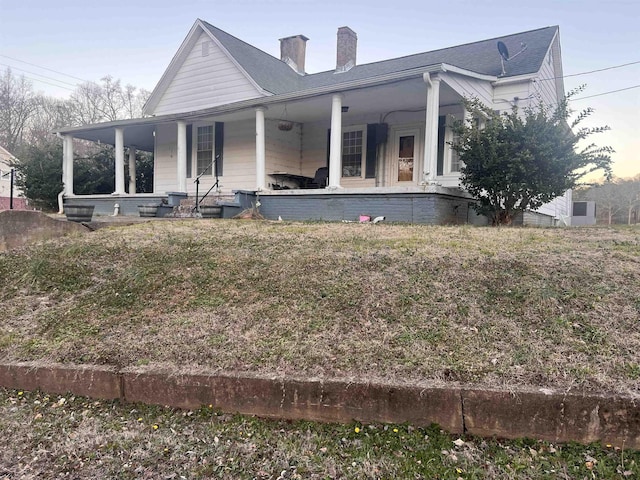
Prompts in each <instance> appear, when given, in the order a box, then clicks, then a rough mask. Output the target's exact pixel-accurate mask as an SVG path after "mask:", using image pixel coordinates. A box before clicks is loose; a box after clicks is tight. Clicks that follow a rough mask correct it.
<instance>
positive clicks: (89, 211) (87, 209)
mask: <svg viewBox="0 0 640 480" xmlns="http://www.w3.org/2000/svg"><path fill="white" fill-rule="evenodd" d="M94 208H95V205H65V207H64V214H65V215H66V216H67V220H68V221H70V222H78V223H82V222H90V221H91V219H92V218H93V209H94Z"/></svg>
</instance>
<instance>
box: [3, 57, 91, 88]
mask: <svg viewBox="0 0 640 480" xmlns="http://www.w3.org/2000/svg"><path fill="white" fill-rule="evenodd" d="M0 57H4V58H8V59H10V60H14V61H16V62H20V63H26V64H27V65H31V66H32V67H38V68H41V69H43V70H49V71H50V72H53V73H57V74H58V75H64V76H65V77H69V78H73V79H75V80H79V81H81V82H90V81H91V80H85V79H84V78H79V77H74V76H73V75H69V74H68V73H63V72H59V71H58V70H54V69H52V68H47V67H43V66H42V65H37V64H35V63H30V62H25V61H24V60H20V59H19V58H14V57H10V56H9V55H2V54H0Z"/></svg>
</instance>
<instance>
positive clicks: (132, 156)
mask: <svg viewBox="0 0 640 480" xmlns="http://www.w3.org/2000/svg"><path fill="white" fill-rule="evenodd" d="M135 193H136V146H135V145H130V146H129V195H135Z"/></svg>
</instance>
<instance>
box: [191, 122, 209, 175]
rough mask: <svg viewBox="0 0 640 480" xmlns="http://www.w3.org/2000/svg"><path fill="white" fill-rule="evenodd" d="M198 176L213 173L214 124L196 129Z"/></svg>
mask: <svg viewBox="0 0 640 480" xmlns="http://www.w3.org/2000/svg"><path fill="white" fill-rule="evenodd" d="M195 144H196V176H198V175H201V174H203V173H204V174H205V175H211V173H212V168H211V167H212V162H213V125H206V126H203V127H198V128H197V129H196V142H195Z"/></svg>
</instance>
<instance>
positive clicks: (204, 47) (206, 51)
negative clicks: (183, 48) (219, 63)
mask: <svg viewBox="0 0 640 480" xmlns="http://www.w3.org/2000/svg"><path fill="white" fill-rule="evenodd" d="M210 45H211V42H210V41H208V40H207V41H204V42H202V56H203V57H208V56H209V46H210Z"/></svg>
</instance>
